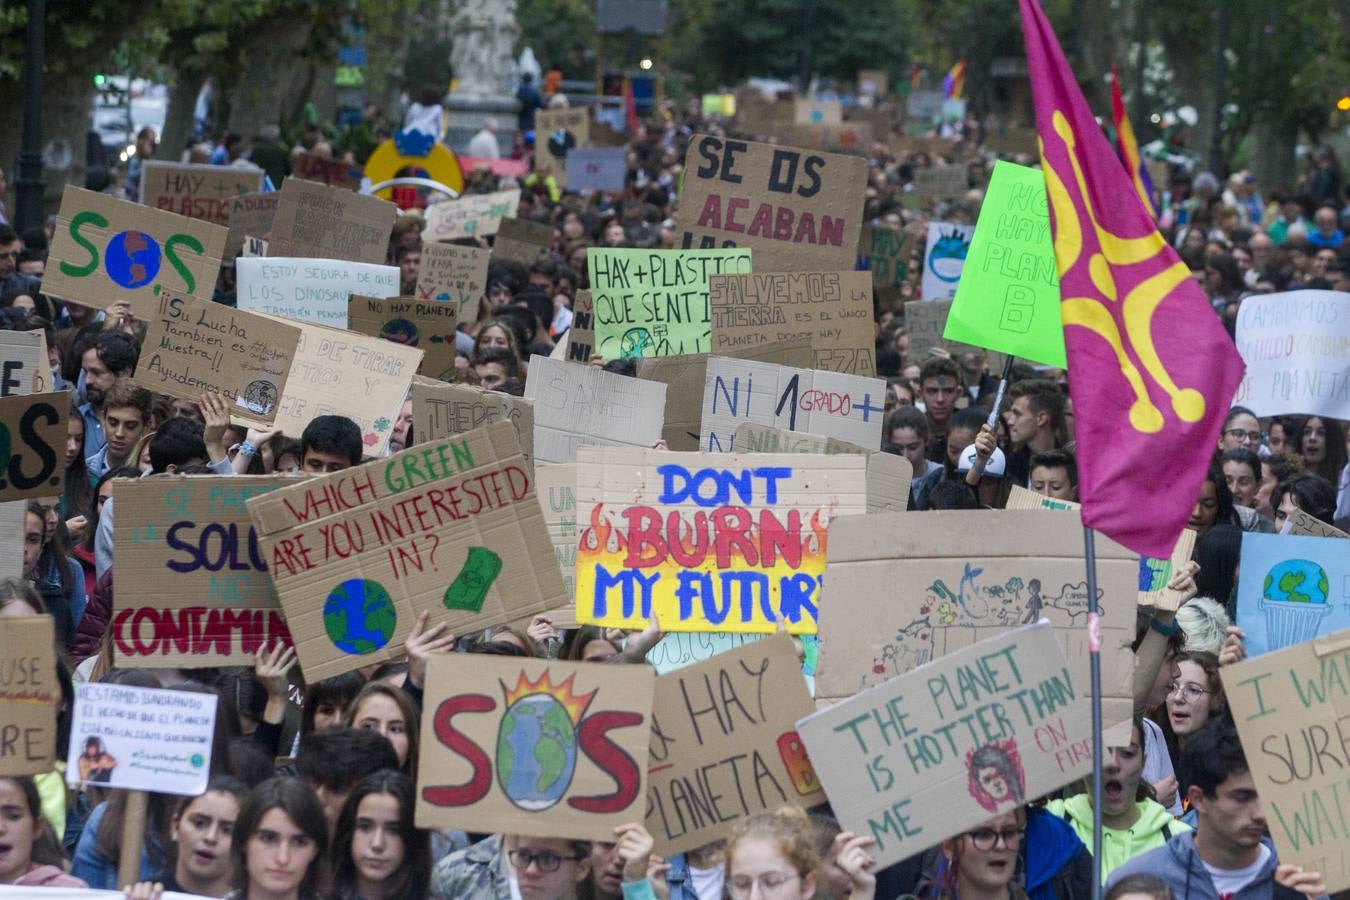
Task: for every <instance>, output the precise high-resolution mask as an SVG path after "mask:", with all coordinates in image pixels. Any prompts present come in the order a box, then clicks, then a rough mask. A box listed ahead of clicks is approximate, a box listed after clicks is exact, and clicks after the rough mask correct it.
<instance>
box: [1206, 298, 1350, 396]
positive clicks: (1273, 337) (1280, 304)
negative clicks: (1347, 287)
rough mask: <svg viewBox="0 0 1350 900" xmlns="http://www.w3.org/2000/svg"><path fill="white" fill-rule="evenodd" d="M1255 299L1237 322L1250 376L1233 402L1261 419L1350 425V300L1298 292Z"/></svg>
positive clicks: (1241, 311)
mask: <svg viewBox="0 0 1350 900" xmlns="http://www.w3.org/2000/svg"><path fill="white" fill-rule="evenodd" d="M1249 299H1250V300H1251V301H1252V302H1251V303H1250V304H1249V303H1248V302H1247V300H1243V302H1242V306H1241V307H1240V308H1239V309H1238V317H1237V348H1238V352H1239V353H1241V354H1242V360H1243V362H1245V363H1246V364H1247V374H1246V375H1245V376H1243V378H1242V384H1241V385H1240V386H1239V387H1238V392H1237V397H1235V398H1234V400H1233V402H1234V403H1240V404H1242V405H1243V406H1246V407H1249V408H1250V409H1251V410H1252V412H1254V413H1256V414H1257V415H1258V416H1278V415H1283V414H1285V413H1297V414H1301V415H1314V416H1329V417H1330V418H1333V419H1350V357H1347V354H1346V350H1345V347H1346V344H1347V343H1350V294H1347V293H1345V292H1343V291H1293V292H1290V293H1285V294H1266V295H1264V296H1254V297H1251V298H1249Z"/></svg>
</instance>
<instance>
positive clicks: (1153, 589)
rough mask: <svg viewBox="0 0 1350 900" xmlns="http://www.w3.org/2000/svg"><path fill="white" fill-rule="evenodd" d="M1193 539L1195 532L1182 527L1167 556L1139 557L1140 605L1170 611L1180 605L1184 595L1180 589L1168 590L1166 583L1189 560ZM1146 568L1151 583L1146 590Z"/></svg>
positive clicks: (1192, 548)
mask: <svg viewBox="0 0 1350 900" xmlns="http://www.w3.org/2000/svg"><path fill="white" fill-rule="evenodd" d="M1195 540H1196V533H1195V532H1194V531H1192V530H1191V529H1189V528H1183V529H1182V530H1181V536H1180V537H1178V538H1177V543H1176V546H1174V547H1173V548H1172V555H1171V556H1170V557H1169V558H1167V559H1146V558H1141V559H1140V560H1139V584H1140V589H1139V600H1138V603H1139V605H1140V606H1152V607H1154V608H1156V609H1162V610H1171V611H1172V612H1176V611H1177V609H1179V608H1180V607H1181V603H1182V601H1183V600H1185V599H1186V595H1185V594H1183V593H1182V592H1180V591H1171V590H1168V589H1167V583H1168V582H1169V581H1171V580H1172V577H1173V575H1174V574H1175V573H1176V571H1177V570H1178V569H1180V568H1181V567H1182V566H1184V565H1186V563H1188V562H1190V561H1191V553H1192V552H1193V551H1194V550H1195ZM1146 570H1147V573H1148V575H1150V576H1151V583H1150V586H1149V589H1147V590H1145V589H1144V587H1143V585H1144V578H1145V571H1146Z"/></svg>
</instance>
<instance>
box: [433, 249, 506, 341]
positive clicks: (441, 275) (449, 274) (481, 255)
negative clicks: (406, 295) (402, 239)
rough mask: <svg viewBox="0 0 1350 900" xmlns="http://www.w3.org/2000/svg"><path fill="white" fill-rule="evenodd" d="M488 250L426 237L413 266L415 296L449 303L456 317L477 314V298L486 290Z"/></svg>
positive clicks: (468, 318)
mask: <svg viewBox="0 0 1350 900" xmlns="http://www.w3.org/2000/svg"><path fill="white" fill-rule="evenodd" d="M491 257H492V252H491V251H490V250H483V249H480V248H478V247H461V246H459V245H458V244H443V243H439V242H436V241H428V242H426V243H425V244H423V245H422V265H421V267H420V268H419V269H418V270H417V299H419V300H439V301H441V302H444V303H453V304H454V305H455V308H456V310H458V312H459V318H460V321H463V322H472V321H474V320H475V319H477V318H478V302H479V300H481V299H482V297H483V295H484V294H485V293H487V270H488V262H489V261H490V259H491Z"/></svg>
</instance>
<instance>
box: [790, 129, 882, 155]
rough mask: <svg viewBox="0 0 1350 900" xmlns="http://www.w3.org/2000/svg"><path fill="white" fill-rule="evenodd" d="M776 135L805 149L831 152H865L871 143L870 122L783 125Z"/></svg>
mask: <svg viewBox="0 0 1350 900" xmlns="http://www.w3.org/2000/svg"><path fill="white" fill-rule="evenodd" d="M778 132H779V134H778V135H777V136H778V138H779V139H780V140H782V141H783V142H784V143H787V144H791V145H792V146H794V147H800V148H802V149H805V150H827V151H830V152H833V153H865V152H866V151H867V149H868V148H869V147H870V146H871V145H872V137H873V134H872V123H871V122H859V121H848V122H821V123H814V124H809V125H808V124H800V123H799V124H796V125H784V126H780V127H779V129H778Z"/></svg>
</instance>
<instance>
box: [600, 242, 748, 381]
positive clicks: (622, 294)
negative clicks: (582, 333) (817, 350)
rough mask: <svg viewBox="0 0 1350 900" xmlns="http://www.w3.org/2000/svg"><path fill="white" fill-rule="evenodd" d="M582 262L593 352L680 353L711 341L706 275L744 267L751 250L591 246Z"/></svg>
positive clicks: (704, 348)
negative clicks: (588, 289) (588, 296)
mask: <svg viewBox="0 0 1350 900" xmlns="http://www.w3.org/2000/svg"><path fill="white" fill-rule="evenodd" d="M586 268H587V270H588V272H589V275H590V285H591V303H592V304H593V306H594V308H595V339H596V345H597V348H598V349H597V351H596V352H597V353H599V354H600V355H601V356H603V357H604V358H605V359H621V358H622V359H627V358H630V357H646V356H683V355H685V354H688V353H707V352H708V350H709V348H710V346H711V334H712V332H711V328H712V325H711V318H710V314H709V308H708V279H709V278H711V277H712V276H713V275H714V274H718V273H722V272H733V273H741V272H749V271H750V251H749V250H743V249H735V248H732V249H729V250H626V249H617V248H609V247H592V248H591V249H590V251H589V252H587V254H586Z"/></svg>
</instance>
